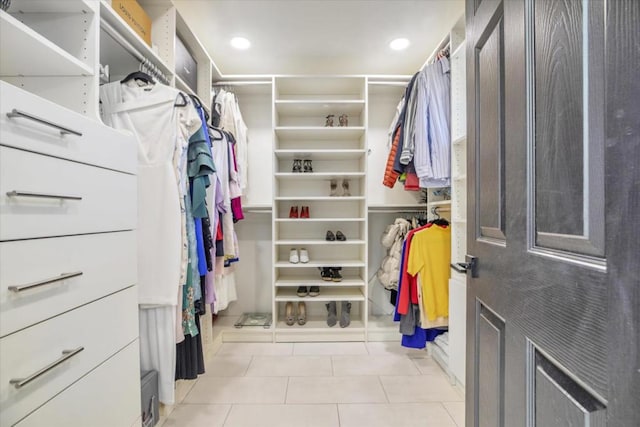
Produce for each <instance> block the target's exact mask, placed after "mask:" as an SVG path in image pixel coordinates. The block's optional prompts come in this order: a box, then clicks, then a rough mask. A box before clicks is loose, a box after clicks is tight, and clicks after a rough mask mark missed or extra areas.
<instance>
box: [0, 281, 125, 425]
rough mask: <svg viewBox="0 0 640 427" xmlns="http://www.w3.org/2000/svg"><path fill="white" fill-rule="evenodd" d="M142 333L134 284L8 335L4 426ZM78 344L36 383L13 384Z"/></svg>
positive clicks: (0, 352) (0, 362)
mask: <svg viewBox="0 0 640 427" xmlns="http://www.w3.org/2000/svg"><path fill="white" fill-rule="evenodd" d="M137 337H138V308H137V289H136V287H135V286H133V287H130V288H127V289H124V290H122V291H120V292H118V293H116V294H113V295H110V296H108V297H106V298H103V299H100V300H98V301H96V302H93V303H91V304H87V305H84V306H82V307H80V308H77V309H75V310H72V311H70V312H68V313H65V314H62V315H60V316H57V317H54V318H53V319H50V320H47V321H46V322H42V323H39V324H37V325H34V326H31V327H29V328H27V329H23V330H22V331H20V332H16V333H15V334H11V335H9V336H6V337H4V338H2V339H1V340H0V378H2V381H1V382H0V407H2V411H1V412H0V425H3V426H5V425H7V426H8V425H12V424H14V423H15V422H17V421H18V420H20V419H22V418H23V417H24V416H25V415H27V414H29V413H30V412H32V411H33V410H34V409H36V408H38V407H39V406H41V405H42V404H44V403H45V402H47V401H48V400H50V399H51V398H52V397H54V396H55V395H57V394H58V393H60V392H61V391H62V390H64V389H65V388H67V387H68V386H69V385H71V384H72V383H74V382H75V381H77V380H78V379H79V378H80V377H82V376H83V375H85V374H86V373H87V372H89V371H91V370H92V369H94V368H95V367H96V366H98V365H99V364H100V363H102V362H103V361H105V360H106V359H107V358H109V357H110V356H112V355H113V354H115V353H117V352H118V351H119V350H120V349H122V348H124V347H125V346H127V345H128V344H129V343H131V342H133V341H134V340H135V339H136V338H137ZM78 349H83V350H82V351H80V352H79V353H77V354H75V355H74V356H72V357H70V358H68V359H67V360H65V361H63V362H61V363H59V364H58V365H57V366H55V367H53V368H51V369H50V370H47V371H46V372H44V373H43V374H42V375H40V376H39V377H37V378H36V379H34V380H33V381H32V382H30V383H28V384H26V385H23V386H22V387H20V388H16V387H15V386H14V385H13V384H10V380H12V379H25V378H29V377H30V376H32V375H34V374H35V373H37V372H39V371H40V370H43V368H45V367H47V366H50V365H51V364H53V363H54V362H56V361H60V360H61V357H62V356H63V351H69V350H78ZM40 372H41V371H40ZM105 404H106V403H105Z"/></svg>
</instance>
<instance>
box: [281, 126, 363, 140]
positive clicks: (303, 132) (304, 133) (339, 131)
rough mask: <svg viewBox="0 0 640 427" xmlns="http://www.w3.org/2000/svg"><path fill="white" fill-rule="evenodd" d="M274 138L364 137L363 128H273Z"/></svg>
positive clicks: (325, 138) (333, 138) (322, 138)
mask: <svg viewBox="0 0 640 427" xmlns="http://www.w3.org/2000/svg"><path fill="white" fill-rule="evenodd" d="M275 131H276V136H277V137H278V138H281V139H296V140H304V139H313V140H327V139H329V140H335V139H356V138H360V137H362V136H364V131H365V128H364V126H343V127H339V126H338V127H335V126H333V127H324V126H278V127H276V128H275Z"/></svg>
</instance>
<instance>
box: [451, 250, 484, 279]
mask: <svg viewBox="0 0 640 427" xmlns="http://www.w3.org/2000/svg"><path fill="white" fill-rule="evenodd" d="M465 261H466V262H456V263H455V264H454V263H451V268H453V269H454V270H455V271H457V272H458V273H461V274H467V273H469V272H471V277H478V258H476V257H474V256H471V255H467V256H465Z"/></svg>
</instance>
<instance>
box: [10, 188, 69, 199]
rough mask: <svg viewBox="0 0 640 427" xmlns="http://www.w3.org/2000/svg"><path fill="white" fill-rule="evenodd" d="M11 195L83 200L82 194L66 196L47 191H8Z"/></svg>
mask: <svg viewBox="0 0 640 427" xmlns="http://www.w3.org/2000/svg"><path fill="white" fill-rule="evenodd" d="M7 196H9V197H37V198H40V199H61V200H82V197H80V196H65V195H61V194H46V193H30V192H28V191H18V190H13V191H7Z"/></svg>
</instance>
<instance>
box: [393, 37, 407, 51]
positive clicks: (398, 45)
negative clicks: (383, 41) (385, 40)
mask: <svg viewBox="0 0 640 427" xmlns="http://www.w3.org/2000/svg"><path fill="white" fill-rule="evenodd" d="M410 44H411V43H410V42H409V39H405V38H403V37H401V38H398V39H393V40H391V43H389V47H390V48H391V49H393V50H403V49H406V48H408V47H409V45H410Z"/></svg>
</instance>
